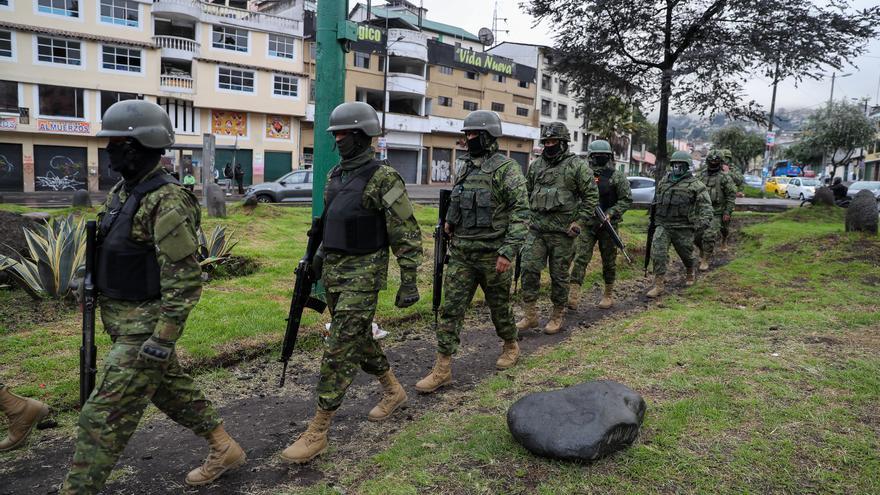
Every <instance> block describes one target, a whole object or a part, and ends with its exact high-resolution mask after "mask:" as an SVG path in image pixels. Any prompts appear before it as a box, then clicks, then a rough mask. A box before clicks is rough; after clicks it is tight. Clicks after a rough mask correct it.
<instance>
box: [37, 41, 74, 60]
mask: <svg viewBox="0 0 880 495" xmlns="http://www.w3.org/2000/svg"><path fill="white" fill-rule="evenodd" d="M37 60H39V61H40V62H51V63H53V64H65V65H80V64H81V53H80V42H79V41H71V40H65V39H61V38H48V37H46V36H37Z"/></svg>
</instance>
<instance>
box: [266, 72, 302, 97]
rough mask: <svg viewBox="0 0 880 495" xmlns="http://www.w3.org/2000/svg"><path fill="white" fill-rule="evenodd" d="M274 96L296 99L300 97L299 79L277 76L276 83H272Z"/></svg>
mask: <svg viewBox="0 0 880 495" xmlns="http://www.w3.org/2000/svg"><path fill="white" fill-rule="evenodd" d="M272 94H274V95H276V96H288V97H291V98H296V97H297V96H299V78H297V77H296V76H286V75H282V74H275V78H274V81H273V82H272Z"/></svg>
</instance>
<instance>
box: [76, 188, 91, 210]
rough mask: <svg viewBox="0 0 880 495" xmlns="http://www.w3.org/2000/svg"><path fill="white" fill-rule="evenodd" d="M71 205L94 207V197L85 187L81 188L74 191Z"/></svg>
mask: <svg viewBox="0 0 880 495" xmlns="http://www.w3.org/2000/svg"><path fill="white" fill-rule="evenodd" d="M71 206H73V207H84V208H91V207H92V198H91V197H89V192H88V191H85V190H83V189H79V190H77V191H74V192H73V199H72V200H71Z"/></svg>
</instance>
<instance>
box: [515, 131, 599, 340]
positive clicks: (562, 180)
mask: <svg viewBox="0 0 880 495" xmlns="http://www.w3.org/2000/svg"><path fill="white" fill-rule="evenodd" d="M570 139H571V138H570V136H569V133H568V128H567V127H565V124H563V123H562V122H554V123H552V124H550V125H549V126H547V127H546V129H545V130H544V134H543V135H542V136H541V144H543V145H544V151H543V152H542V153H541V156H540V157H538V158H537V159H535V161H533V162H532V164H531V165H529V170H528V174H527V177H526V188H527V190H528V194H529V209H530V212H529V234H528V237H526V243H525V246H524V247H523V251H522V299H523V311H524V313H525V315H524V316H523V318H522V319H521V320H520V321H519V322H517V324H516V328H517V330H519V331H522V330H527V329H529V328H534V327H537V326H538V310H537V306H536V301H537V300H538V291H539V290H540V288H541V271H542V270H543V269H544V266H545V265H547V266H549V268H550V280H551V290H550V300H551V302H553V313H552V315H551V316H550V321H549V322H548V323H547V325H546V326H545V327H544V333H546V334H554V333H557V332H559V331H560V330H561V329H562V323H563V318H564V312H565V304H566V302H567V301H568V291H569V286H568V269H569V267H570V266H571V259H572V257H573V256H574V244H575V238H576V237H577V236H578V234H581V235H583V231H582V228H583V226H584V225H587V224H589V222H590V218H591V217H594V216H595V212H594V211H593V210H594V208H595V207H596V204H598V200H599V193H598V191H597V189H596V184H595V182H594V181H593V171H592V170H590V167H589V166H588V165H587V164H586V163H585V162H584V161H583V160H581V159H580V158H578V157H577V156H576V155H575V154H574V153H572V152H571V151H569V149H568V143H569V141H570Z"/></svg>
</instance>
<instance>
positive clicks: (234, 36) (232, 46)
mask: <svg viewBox="0 0 880 495" xmlns="http://www.w3.org/2000/svg"><path fill="white" fill-rule="evenodd" d="M211 43H212V44H211V46H213V47H214V48H220V49H223V50H232V51H236V52H246V51H248V32H247V30H245V29H236V28H232V27H228V26H214V27H213V38H212V42H211Z"/></svg>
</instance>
